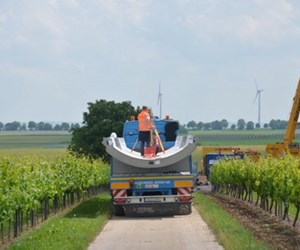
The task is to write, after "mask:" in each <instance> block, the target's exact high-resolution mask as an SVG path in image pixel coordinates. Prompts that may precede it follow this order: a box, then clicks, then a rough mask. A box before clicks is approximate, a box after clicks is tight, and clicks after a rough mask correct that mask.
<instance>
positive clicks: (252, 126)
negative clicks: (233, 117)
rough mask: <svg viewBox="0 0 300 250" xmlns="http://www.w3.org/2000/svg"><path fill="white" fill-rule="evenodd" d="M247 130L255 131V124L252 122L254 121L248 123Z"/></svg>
mask: <svg viewBox="0 0 300 250" xmlns="http://www.w3.org/2000/svg"><path fill="white" fill-rule="evenodd" d="M246 129H247V130H253V129H254V122H252V121H249V122H247V124H246Z"/></svg>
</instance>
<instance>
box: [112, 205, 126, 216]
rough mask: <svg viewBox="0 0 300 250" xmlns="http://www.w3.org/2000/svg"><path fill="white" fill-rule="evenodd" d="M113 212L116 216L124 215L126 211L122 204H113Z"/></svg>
mask: <svg viewBox="0 0 300 250" xmlns="http://www.w3.org/2000/svg"><path fill="white" fill-rule="evenodd" d="M113 214H114V215H115V216H124V215H125V211H124V208H123V206H122V205H113Z"/></svg>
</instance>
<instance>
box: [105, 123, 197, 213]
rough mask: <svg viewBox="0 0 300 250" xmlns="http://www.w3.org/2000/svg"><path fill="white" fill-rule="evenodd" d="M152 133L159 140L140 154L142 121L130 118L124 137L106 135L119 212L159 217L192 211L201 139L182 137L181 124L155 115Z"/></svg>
mask: <svg viewBox="0 0 300 250" xmlns="http://www.w3.org/2000/svg"><path fill="white" fill-rule="evenodd" d="M154 128H155V130H156V131H154V132H155V133H153V135H158V136H159V140H160V143H159V144H158V145H159V150H158V152H157V150H156V148H155V147H153V146H152V147H148V148H145V155H144V156H143V157H142V156H141V154H140V143H139V142H138V121H137V120H130V121H126V122H125V124H124V126H123V137H117V135H116V134H115V133H112V134H111V136H110V137H106V138H103V141H102V143H103V145H105V147H106V152H107V153H108V154H109V155H110V156H111V176H110V189H111V196H112V203H113V209H114V214H115V215H126V216H157V215H185V214H190V213H191V200H192V190H193V188H194V186H195V182H196V178H195V176H196V174H197V166H196V165H195V164H193V162H192V156H191V154H192V152H193V151H194V150H195V148H196V146H197V145H196V144H197V141H196V139H195V138H194V136H192V135H185V136H179V135H177V131H178V128H179V124H178V122H177V121H174V120H171V119H154Z"/></svg>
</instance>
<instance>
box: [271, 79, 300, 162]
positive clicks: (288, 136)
mask: <svg viewBox="0 0 300 250" xmlns="http://www.w3.org/2000/svg"><path fill="white" fill-rule="evenodd" d="M299 112H300V79H299V81H298V86H297V89H296V94H295V96H294V99H293V105H292V110H291V113H290V117H289V120H288V125H287V128H286V131H285V134H284V137H283V141H282V142H277V143H275V144H267V145H266V153H267V154H268V155H271V156H273V157H280V156H283V155H285V154H287V153H289V154H291V155H294V156H300V147H299V143H296V142H294V139H295V133H296V128H297V125H298V118H299Z"/></svg>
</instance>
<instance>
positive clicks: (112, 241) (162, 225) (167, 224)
mask: <svg viewBox="0 0 300 250" xmlns="http://www.w3.org/2000/svg"><path fill="white" fill-rule="evenodd" d="M98 249H101V250H102V249H105V250H117V249H122V250H135V249H143V250H152V249H155V250H163V249H168V250H185V249H186V250H193V249H197V250H199V249H223V248H222V247H221V246H220V245H219V244H218V242H216V239H215V236H214V235H213V234H212V232H211V231H210V230H209V228H208V226H207V225H206V224H205V222H204V221H203V220H202V218H201V217H200V215H199V214H198V212H197V211H196V210H195V209H194V208H193V211H192V214H190V215H184V216H172V217H157V218H126V217H113V218H112V219H111V220H110V221H109V222H108V223H107V224H106V226H105V227H104V229H103V230H102V232H101V233H100V234H99V235H98V236H97V238H96V239H95V241H94V242H92V243H91V244H90V246H89V250H98Z"/></svg>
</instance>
